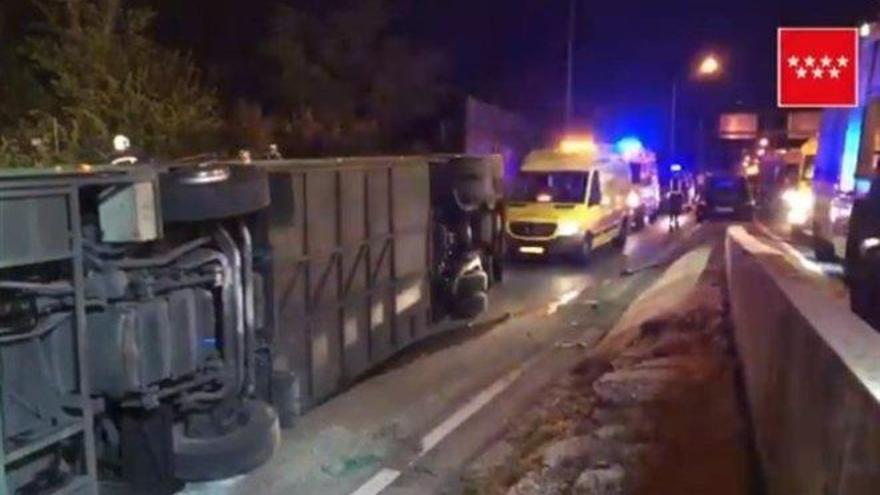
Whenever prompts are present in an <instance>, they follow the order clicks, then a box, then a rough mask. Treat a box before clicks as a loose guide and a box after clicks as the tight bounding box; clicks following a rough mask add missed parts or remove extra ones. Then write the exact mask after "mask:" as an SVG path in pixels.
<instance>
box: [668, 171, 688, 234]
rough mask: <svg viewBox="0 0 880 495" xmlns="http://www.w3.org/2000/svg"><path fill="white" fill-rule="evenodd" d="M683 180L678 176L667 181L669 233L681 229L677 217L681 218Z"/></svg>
mask: <svg viewBox="0 0 880 495" xmlns="http://www.w3.org/2000/svg"><path fill="white" fill-rule="evenodd" d="M684 188H685V186H684V180H683V179H682V178H681V176H679V175H678V174H675V175H673V176H672V179H671V180H670V181H669V191H668V193H667V194H668V196H667V198H668V200H669V231H670V232H673V231H677V230H679V229H681V223H680V222H679V217H680V216H681V211H682V209H683V208H684V192H685V190H684Z"/></svg>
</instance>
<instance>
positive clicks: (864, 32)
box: [859, 22, 871, 38]
mask: <svg viewBox="0 0 880 495" xmlns="http://www.w3.org/2000/svg"><path fill="white" fill-rule="evenodd" d="M859 35H860V36H861V37H862V38H867V37H868V36H871V23H870V22H866V23H863V24H862V25H861V26H860V27H859Z"/></svg>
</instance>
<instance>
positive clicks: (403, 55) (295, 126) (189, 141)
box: [0, 0, 444, 167]
mask: <svg viewBox="0 0 880 495" xmlns="http://www.w3.org/2000/svg"><path fill="white" fill-rule="evenodd" d="M134 4H135V0H27V2H25V3H20V4H18V5H17V6H4V5H0V67H2V68H3V72H4V78H3V79H2V81H0V167H3V166H6V167H9V166H44V165H49V164H57V163H79V162H99V161H104V160H106V159H107V158H108V156H109V154H110V151H111V150H110V143H111V140H112V136H114V135H115V134H125V135H127V136H129V137H130V138H131V141H132V143H134V144H135V146H136V147H137V148H139V149H141V150H142V151H143V152H144V153H145V154H148V155H151V156H158V157H163V156H164V157H168V156H180V155H183V154H189V153H196V152H203V151H226V152H231V151H234V150H235V149H236V148H239V147H242V148H251V149H256V150H259V149H265V147H266V146H268V144H269V143H273V142H277V143H279V144H281V145H282V148H283V149H285V150H286V151H287V152H288V153H345V152H370V151H376V150H394V149H397V148H398V146H397V145H398V144H399V143H401V142H404V141H406V134H407V132H408V130H409V129H410V128H411V127H413V125H414V123H416V122H418V121H419V120H420V119H422V120H423V119H425V118H427V117H429V116H430V115H431V114H432V112H435V111H436V107H437V104H436V102H437V101H438V94H439V88H440V83H439V81H440V76H441V73H442V72H443V67H444V64H443V62H442V60H441V58H440V57H439V56H438V55H436V54H434V53H430V52H425V51H422V50H418V49H416V48H414V47H413V46H411V44H409V43H408V42H407V41H405V40H403V39H401V38H399V37H396V36H393V35H392V34H390V33H391V29H390V24H391V17H390V15H389V13H388V11H387V9H386V8H385V3H384V0H362V1H356V2H353V3H352V4H351V5H350V6H349V7H347V8H345V9H342V10H338V11H336V12H334V13H331V14H329V15H326V16H317V15H315V14H312V13H309V12H306V11H300V10H294V9H293V8H290V7H283V6H279V7H278V13H277V15H276V16H275V19H276V21H275V22H274V26H273V29H272V31H271V32H270V33H268V35H267V39H266V41H265V42H263V45H262V46H263V49H262V51H261V54H262V55H261V56H262V57H264V60H265V62H266V63H265V66H266V71H265V72H263V73H261V74H260V78H261V82H262V85H263V87H264V91H263V94H262V96H261V97H260V98H258V100H261V101H242V100H239V99H237V98H235V97H234V96H232V95H221V94H220V93H218V92H217V91H214V90H212V89H210V88H208V87H207V85H206V84H205V82H204V80H203V77H202V71H201V70H200V68H198V67H197V64H196V63H195V62H194V60H193V59H191V58H190V57H189V56H187V55H185V54H183V53H181V52H179V51H175V50H173V49H170V48H168V47H165V46H162V45H160V44H159V43H157V42H156V41H155V39H154V37H153V35H152V33H151V25H152V22H153V20H154V12H152V11H150V10H147V9H142V8H137V7H135V6H134ZM22 19H24V22H23V21H22ZM4 20H5V22H4ZM22 25H26V26H27V27H26V28H21V27H20V26H22ZM10 29H12V30H14V31H15V32H12V33H10ZM214 72H215V73H216V72H217V71H214ZM221 72H222V71H221ZM266 108H270V109H271V112H267V111H266V110H265V109H266Z"/></svg>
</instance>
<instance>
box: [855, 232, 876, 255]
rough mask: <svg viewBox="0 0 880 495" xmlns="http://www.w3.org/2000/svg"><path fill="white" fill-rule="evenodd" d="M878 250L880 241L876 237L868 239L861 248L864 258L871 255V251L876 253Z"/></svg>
mask: <svg viewBox="0 0 880 495" xmlns="http://www.w3.org/2000/svg"><path fill="white" fill-rule="evenodd" d="M877 248H880V239H878V238H876V237H868V238H867V239H865V240H864V241H862V245H861V246H859V250H860V251H861V253H862V256H865V255H867V254H869V253H870V252H871V251H875V250H876V249H877Z"/></svg>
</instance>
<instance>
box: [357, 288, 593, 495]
mask: <svg viewBox="0 0 880 495" xmlns="http://www.w3.org/2000/svg"><path fill="white" fill-rule="evenodd" d="M589 285H590V284H587V287H589ZM587 287H584V288H581V289H573V290H570V291H567V292H565V293H563V294H562V295H561V296H560V297H559V298H558V299H557V300H556V301H554V302H552V303H550V307H549V309H551V311H550V313H548V314H552V313H554V312H556V310H558V308H559V306H564V305H566V304H569V303H571V302H572V301H573V300H575V299H577V297H578V296H579V295H581V294H582V293H583V292H584V291H585V290H586V289H587ZM538 358H539V356H534V357H532V359H529V360H528V361H527V362H526V363H523V364H522V365H520V366H518V367H516V368H515V369H513V370H512V371H510V372H508V373H507V374H506V375H504V376H502V377H501V378H499V379H498V380H497V381H495V382H494V383H492V384H491V385H489V386H488V387H486V388H485V389H483V390H482V391H481V392H480V393H478V394H477V395H475V396H474V397H472V398H471V399H470V400H469V401H468V402H467V403H465V404H464V405H463V406H461V407H460V408H458V409H457V410H456V411H455V412H454V413H452V415H451V416H449V417H447V418H446V419H445V420H444V421H443V422H442V423H440V424H439V425H437V426H436V427H434V429H432V430H431V431H429V432H428V433H427V434H426V435H425V436H423V437H422V439H421V441H420V442H419V453H418V454H417V455H416V456H415V457H414V458H413V459H412V460H411V461H410V462H409V466H413V465H414V464H415V463H416V461H418V460H419V459H420V458H421V457H423V456H424V455H425V454H427V453H428V452H430V451H431V450H432V449H433V448H434V447H436V446H437V445H439V444H440V442H442V441H443V439H445V438H446V437H448V436H449V435H450V434H451V433H452V432H454V431H455V430H456V429H457V428H458V427H459V426H461V425H462V424H464V423H465V421H467V420H468V419H470V418H471V417H472V416H473V415H474V414H476V413H478V412H479V411H480V410H481V409H482V408H484V407H486V405H487V404H489V403H490V402H492V401H493V400H494V399H495V398H496V397H498V395H499V394H501V392H504V391H505V390H506V389H507V388H508V387H510V386H511V385H512V384H513V382H515V381H516V380H517V379H518V378H519V377H520V376H521V375H522V373H523V370H525V369H527V368H529V367H530V366H531V365H532V364H533V363H534V362H536V361H537V360H538ZM400 475H401V472H400V471H398V470H395V469H389V468H383V469H381V470H380V471H379V472H377V473H376V474H375V475H373V477H372V478H370V479H369V480H367V482H366V483H364V484H363V485H361V486H360V487H358V489H357V490H355V491H354V492H352V493H351V495H378V494H380V493H382V492H383V491H384V490H385V489H386V488H388V487H389V486H391V484H392V483H394V482H395V481H396V480H397V478H399V477H400Z"/></svg>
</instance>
